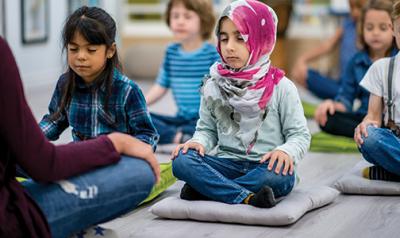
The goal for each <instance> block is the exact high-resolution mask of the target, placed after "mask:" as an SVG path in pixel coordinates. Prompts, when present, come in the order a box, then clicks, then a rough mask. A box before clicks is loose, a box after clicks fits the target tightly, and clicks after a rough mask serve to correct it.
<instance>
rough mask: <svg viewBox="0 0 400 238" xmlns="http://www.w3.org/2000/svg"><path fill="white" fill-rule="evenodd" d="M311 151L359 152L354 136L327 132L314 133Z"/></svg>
mask: <svg viewBox="0 0 400 238" xmlns="http://www.w3.org/2000/svg"><path fill="white" fill-rule="evenodd" d="M310 151H312V152H332V153H358V152H359V151H358V148H357V144H356V143H355V142H354V140H353V138H348V137H344V136H335V135H330V134H327V133H325V132H319V133H316V134H313V135H312V137H311V146H310Z"/></svg>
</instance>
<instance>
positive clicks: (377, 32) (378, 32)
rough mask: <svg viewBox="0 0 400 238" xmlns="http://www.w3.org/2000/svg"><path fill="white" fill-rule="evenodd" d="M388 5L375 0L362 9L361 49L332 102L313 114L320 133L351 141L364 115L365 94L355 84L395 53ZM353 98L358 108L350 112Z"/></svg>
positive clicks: (327, 101)
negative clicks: (377, 62)
mask: <svg viewBox="0 0 400 238" xmlns="http://www.w3.org/2000/svg"><path fill="white" fill-rule="evenodd" d="M392 5H393V3H392V1H391V0H376V1H370V2H368V3H367V4H366V5H365V6H364V8H363V9H362V12H361V18H360V23H359V24H360V28H359V29H360V31H359V35H358V39H359V43H360V46H362V50H361V51H360V52H358V53H357V54H356V55H354V57H353V58H352V59H351V60H350V62H349V64H348V65H347V67H346V72H345V74H344V75H343V79H342V80H341V81H342V84H341V86H340V89H339V93H338V95H337V96H336V98H335V101H332V100H330V99H328V100H326V101H324V102H323V103H321V104H320V105H319V106H318V108H317V110H316V111H315V115H314V118H315V120H316V121H317V123H318V124H319V126H320V128H321V130H323V131H325V132H327V133H330V134H333V135H340V136H346V137H350V138H352V137H353V136H354V129H355V128H356V126H357V125H358V124H359V123H360V122H361V121H362V119H363V118H364V117H365V115H366V114H367V109H368V99H369V92H368V91H366V90H365V89H364V88H362V87H361V86H360V85H359V83H360V81H361V80H362V78H363V77H364V75H365V73H366V72H367V70H368V68H369V67H370V66H371V65H372V63H373V62H374V61H377V60H379V59H380V58H383V57H386V56H390V55H394V54H396V53H397V49H396V46H395V44H394V39H393V31H392V27H391V26H392V21H391V19H390V14H391V11H392V8H393V7H392ZM355 99H359V100H360V101H361V105H360V107H359V108H358V109H357V110H356V111H353V103H354V100H355Z"/></svg>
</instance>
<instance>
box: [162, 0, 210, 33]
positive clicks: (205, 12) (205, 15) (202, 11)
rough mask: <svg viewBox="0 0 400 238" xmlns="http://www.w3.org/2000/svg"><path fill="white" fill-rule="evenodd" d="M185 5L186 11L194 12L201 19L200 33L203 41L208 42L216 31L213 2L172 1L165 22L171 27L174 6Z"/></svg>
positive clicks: (169, 3) (197, 0)
mask: <svg viewBox="0 0 400 238" xmlns="http://www.w3.org/2000/svg"><path fill="white" fill-rule="evenodd" d="M179 3H181V4H183V5H184V6H185V8H186V9H188V10H190V11H194V12H195V13H197V15H198V16H199V17H200V31H201V37H202V38H203V40H208V39H209V38H210V37H211V34H212V32H213V30H214V25H215V13H214V9H213V4H212V1H211V0H170V1H169V2H168V5H167V10H166V11H165V22H166V23H167V25H168V26H170V17H171V16H170V15H171V10H172V8H173V7H174V5H177V4H179Z"/></svg>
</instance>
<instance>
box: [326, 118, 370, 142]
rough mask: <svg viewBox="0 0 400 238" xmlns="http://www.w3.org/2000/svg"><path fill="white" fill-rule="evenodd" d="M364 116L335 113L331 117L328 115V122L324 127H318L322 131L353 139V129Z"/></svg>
mask: <svg viewBox="0 0 400 238" xmlns="http://www.w3.org/2000/svg"><path fill="white" fill-rule="evenodd" d="M364 117H365V115H364V114H354V113H348V112H335V114H333V115H332V116H331V115H329V114H328V121H327V122H326V125H325V126H321V125H320V126H319V127H320V128H321V130H322V131H324V132H326V133H329V134H332V135H338V136H346V137H350V138H353V136H354V129H356V127H357V125H358V124H360V123H361V121H362V120H363V119H364Z"/></svg>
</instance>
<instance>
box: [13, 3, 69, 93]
mask: <svg viewBox="0 0 400 238" xmlns="http://www.w3.org/2000/svg"><path fill="white" fill-rule="evenodd" d="M5 3H6V4H5V5H6V6H5V7H6V37H7V41H8V43H9V44H10V47H11V49H12V50H13V53H14V56H15V58H16V60H17V63H18V66H19V70H20V73H21V77H22V80H23V82H24V86H25V88H31V87H38V86H42V85H46V84H49V83H54V82H56V81H57V79H58V76H59V75H60V73H61V72H62V69H63V59H62V56H61V40H60V39H61V29H62V25H63V22H64V21H65V18H66V16H67V4H66V1H60V0H49V8H48V10H49V22H48V23H47V24H48V38H47V41H46V42H44V43H35V44H26V45H25V44H23V43H22V36H21V12H20V11H21V1H18V0H17V1H16V0H6V2H5Z"/></svg>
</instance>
